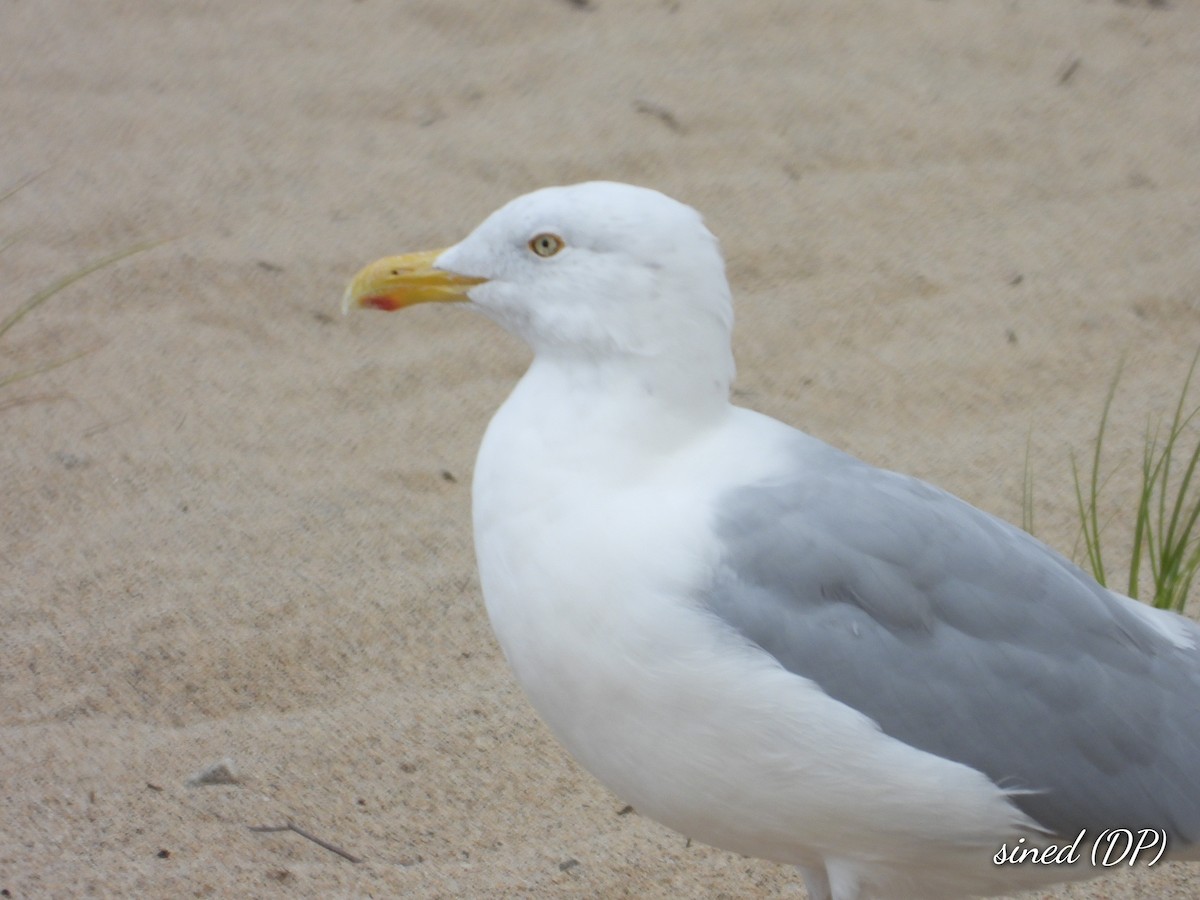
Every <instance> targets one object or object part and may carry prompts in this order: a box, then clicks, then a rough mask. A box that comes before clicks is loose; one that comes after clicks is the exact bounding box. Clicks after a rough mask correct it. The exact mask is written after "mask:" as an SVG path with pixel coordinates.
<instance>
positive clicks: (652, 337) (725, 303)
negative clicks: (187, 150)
mask: <svg viewBox="0 0 1200 900" xmlns="http://www.w3.org/2000/svg"><path fill="white" fill-rule="evenodd" d="M433 301H437V302H441V301H463V302H466V303H469V304H470V305H471V306H473V307H475V308H477V309H479V310H480V311H481V312H483V313H485V314H486V315H488V316H489V317H490V318H492V319H494V320H495V321H497V322H498V323H500V324H501V325H502V326H504V327H505V328H507V329H508V330H509V331H511V332H513V333H514V334H516V335H518V336H519V337H521V338H523V339H524V340H526V341H527V342H528V343H529V344H530V346H532V347H533V349H534V351H535V352H537V353H539V354H540V353H543V352H546V353H555V354H572V353H582V354H585V355H586V356H588V357H590V358H593V359H594V358H597V357H611V356H624V357H635V358H653V357H664V356H671V355H679V354H685V353H691V354H697V353H700V354H705V353H712V352H715V353H717V354H718V355H720V356H723V357H724V359H725V360H726V361H727V360H728V352H729V351H728V346H729V332H730V328H731V324H732V318H733V316H732V311H731V305H730V297H729V286H728V283H727V282H726V279H725V269H724V263H723V261H722V259H721V253H720V249H719V247H718V245H717V241H716V238H714V237H713V235H712V234H711V232H709V230H708V229H707V228H706V227H705V226H704V223H703V221H702V220H701V218H700V215H699V214H698V213H697V212H696V211H695V210H693V209H692V208H691V207H688V206H685V205H684V204H682V203H679V202H678V201H675V200H672V199H671V198H670V197H667V196H665V195H663V194H660V193H658V192H657V191H653V190H649V189H647V188H640V187H633V186H631V185H626V184H615V183H611V182H588V183H585V184H577V185H572V186H570V187H551V188H544V189H542V190H539V191H535V192H533V193H531V194H526V195H524V196H522V197H518V198H517V199H515V200H513V201H511V202H510V203H508V204H507V205H505V206H503V207H501V208H500V209H499V210H497V211H496V212H494V213H492V215H490V216H489V217H488V218H487V219H486V220H485V221H484V222H483V223H482V224H481V225H480V226H479V227H478V228H476V229H475V230H474V231H473V232H472V233H471V234H470V235H468V236H467V237H466V238H465V239H464V240H462V241H461V242H460V243H458V244H455V245H454V246H453V247H450V248H449V249H446V250H441V251H430V252H424V253H412V254H407V255H404V256H395V257H388V258H386V259H381V260H379V261H378V262H375V263H372V264H371V265H369V266H367V267H366V268H365V269H363V270H362V271H361V272H360V273H359V274H358V275H357V276H356V277H355V278H354V280H353V281H352V282H351V284H350V287H349V288H348V289H347V291H346V295H345V298H344V301H343V308H344V309H349V308H351V307H372V308H376V309H385V310H394V309H400V308H402V307H406V306H411V305H413V304H415V303H425V302H433Z"/></svg>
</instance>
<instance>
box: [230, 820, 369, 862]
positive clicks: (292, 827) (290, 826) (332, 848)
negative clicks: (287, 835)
mask: <svg viewBox="0 0 1200 900" xmlns="http://www.w3.org/2000/svg"><path fill="white" fill-rule="evenodd" d="M248 827H249V828H250V830H251V831H258V832H267V831H294V832H296V834H298V835H300V837H302V838H308V840H310V841H312V842H313V843H314V844H316V845H317V846H318V847H324V848H325V849H326V850H328V851H329V852H330V853H336V854H337V855H338V856H340V857H342V858H343V859H348V860H350V862H352V863H360V862H362V859H361V858H359V857H357V856H355V855H354V854H352V853H347V852H346V851H345V850H343V849H342V848H341V847H339V846H337V845H336V844H331V843H329V841H323V840H321V838H319V837H317V836H316V835H315V834H310V833H309V832H307V831H305V830H304V829H303V828H301V827H300V826H299V825H297V824H295V823H294V822H288V823H287V824H286V825H250V826H248Z"/></svg>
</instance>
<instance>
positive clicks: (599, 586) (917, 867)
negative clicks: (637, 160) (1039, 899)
mask: <svg viewBox="0 0 1200 900" xmlns="http://www.w3.org/2000/svg"><path fill="white" fill-rule="evenodd" d="M429 301H439V302H441V301H457V302H463V303H466V304H467V305H468V306H469V307H471V308H473V309H476V310H478V311H480V312H482V313H483V314H485V315H486V316H488V317H489V318H491V319H493V320H495V321H496V322H498V323H499V324H500V325H501V326H503V327H504V328H506V329H507V330H509V331H510V332H512V333H513V334H515V335H517V336H518V337H520V338H522V339H524V340H525V341H526V342H527V343H528V344H529V345H530V347H531V348H532V350H533V353H534V358H533V362H532V364H531V365H530V368H529V371H528V372H527V373H526V374H525V376H524V377H523V378H522V379H521V380H520V382H519V383H518V384H517V386H516V388H515V389H514V390H513V392H512V395H511V396H510V397H509V398H508V400H507V401H506V402H505V403H504V405H503V406H502V407H501V408H500V410H499V411H498V412H497V413H496V415H495V417H494V418H493V419H492V422H491V425H490V426H489V427H488V430H487V434H486V436H485V437H484V440H483V444H482V446H481V447H480V450H479V456H478V460H477V462H476V467H475V477H474V485H473V517H474V527H475V548H476V555H477V558H478V564H479V575H480V582H481V585H482V589H483V596H484V601H485V603H486V606H487V611H488V615H489V617H490V619H491V623H492V626H493V628H494V630H495V633H496V636H497V638H498V639H499V642H500V645H501V646H502V648H503V650H504V653H505V655H506V657H507V659H508V661H509V663H510V665H511V666H512V669H513V671H514V672H515V674H516V677H517V680H518V681H519V682H520V684H521V686H522V687H523V688H524V690H525V693H526V694H527V695H528V697H529V699H530V701H531V702H532V704H533V706H534V707H535V708H536V709H537V711H538V713H539V714H540V715H541V716H542V718H543V719H544V720H545V721H546V723H547V724H548V725H549V727H550V728H551V730H552V731H553V732H554V734H555V735H556V736H557V737H558V739H559V740H561V741H562V743H563V744H564V745H565V746H566V747H567V749H568V750H569V751H570V752H571V753H572V754H573V755H574V756H575V758H576V759H578V760H579V762H580V763H582V764H583V766H584V767H585V768H587V769H588V770H589V771H590V772H591V773H592V774H594V775H595V776H596V777H597V778H598V779H599V780H600V781H601V782H603V783H604V784H605V785H607V786H608V787H609V788H610V789H611V790H612V791H613V792H615V793H616V794H617V795H619V796H620V797H621V798H622V799H623V800H625V801H628V802H630V803H632V804H633V805H634V806H635V807H636V808H637V809H638V810H639V811H640V812H642V813H644V814H645V815H648V816H650V817H652V818H654V819H656V820H658V821H659V822H662V823H664V824H665V825H667V826H669V827H671V828H673V829H675V830H677V831H679V832H681V833H683V834H685V835H687V836H688V837H690V838H695V839H697V840H700V841H704V842H706V843H708V844H712V845H714V846H717V847H722V848H725V849H727V850H732V851H735V852H738V853H742V854H747V855H750V856H757V857H763V858H766V859H771V860H776V861H779V862H784V863H791V864H794V865H796V866H798V867H799V868H800V870H801V874H802V876H803V878H804V882H805V885H806V887H807V888H808V892H809V895H810V897H812V898H816V900H867V898H905V897H913V898H923V900H930V898H939V897H947V898H948V897H961V896H968V895H979V896H982V895H995V894H1002V893H1008V892H1012V891H1017V890H1021V889H1024V888H1027V887H1031V886H1036V885H1039V884H1046V883H1050V882H1054V881H1061V880H1066V879H1073V878H1085V877H1090V876H1091V875H1094V874H1098V873H1099V872H1100V871H1102V868H1103V866H1102V865H1098V864H1097V861H1096V860H1095V859H1093V855H1094V854H1095V852H1096V851H1104V850H1107V851H1108V852H1109V856H1110V858H1111V856H1112V853H1113V852H1116V851H1115V850H1114V843H1113V836H1114V835H1119V836H1123V835H1124V834H1126V833H1128V834H1129V836H1130V838H1131V840H1137V841H1138V842H1139V844H1141V845H1144V846H1142V847H1141V849H1140V851H1139V852H1142V855H1143V858H1144V857H1146V856H1149V857H1150V861H1151V862H1153V861H1156V860H1157V858H1158V856H1160V855H1162V846H1161V844H1163V843H1164V842H1165V846H1166V848H1167V857H1168V858H1183V859H1194V858H1197V856H1200V650H1198V649H1197V647H1198V645H1200V628H1198V627H1197V626H1196V625H1195V624H1194V623H1192V622H1191V621H1189V620H1187V619H1185V618H1183V617H1180V616H1177V615H1174V614H1172V613H1167V612H1161V611H1158V610H1154V609H1151V608H1150V607H1147V606H1145V605H1143V604H1140V603H1137V602H1135V601H1132V600H1130V599H1128V598H1126V597H1123V596H1120V595H1118V594H1116V593H1113V592H1111V591H1109V590H1106V589H1105V588H1103V587H1101V586H1100V585H1099V584H1097V583H1096V581H1095V580H1093V579H1092V578H1091V577H1089V576H1088V575H1087V574H1085V573H1084V572H1083V571H1082V570H1080V569H1079V568H1078V567H1077V566H1075V565H1073V564H1072V563H1071V562H1069V561H1068V560H1067V559H1065V558H1064V557H1063V556H1061V555H1059V554H1058V553H1056V552H1054V551H1053V550H1051V549H1049V548H1048V547H1046V546H1045V545H1043V544H1042V543H1040V542H1039V541H1037V540H1036V539H1035V538H1033V537H1031V536H1030V535H1028V534H1026V533H1025V532H1023V531H1020V530H1019V529H1017V528H1015V527H1013V526H1011V525H1009V524H1007V523H1005V522H1003V521H1001V520H999V519H997V518H995V517H994V516H991V515H989V514H987V513H985V512H982V511H980V510H978V509H976V508H974V507H972V506H970V505H969V504H967V503H965V502H963V501H961V500H959V499H957V498H955V497H953V496H951V495H950V494H948V493H945V492H944V491H941V490H939V489H937V488H935V487H932V486H930V485H928V484H925V483H923V482H921V481H918V480H916V479H914V478H910V477H907V476H904V475H900V474H897V473H894V472H889V471H884V470H881V469H878V468H875V467H872V466H870V465H867V464H866V463H863V462H861V461H859V460H858V459H855V458H854V457H852V456H849V455H847V454H846V453H843V452H841V451H839V450H836V449H834V448H832V447H830V446H828V445H826V444H824V443H822V442H821V441H819V440H817V439H815V438H813V437H810V436H809V435H807V434H804V433H803V432H801V431H798V430H796V429H793V428H791V427H789V426H787V425H784V424H782V423H780V422H778V421H775V420H774V419H770V418H768V417H766V416H763V415H760V414H758V413H755V412H752V411H750V410H747V409H742V408H739V407H736V406H733V405H732V404H731V403H730V402H729V392H730V384H731V381H732V378H733V372H734V367H733V360H732V355H731V351H730V332H731V327H732V320H733V316H732V311H731V300H730V292H729V285H728V282H727V281H726V277H725V271H724V263H723V260H722V257H721V253H720V250H719V248H718V245H717V241H716V239H715V238H714V237H713V235H712V234H711V233H710V232H709V231H708V230H707V228H705V226H704V224H703V222H702V220H701V217H700V216H699V214H697V213H696V212H695V211H694V210H693V209H691V208H690V207H687V206H685V205H683V204H681V203H678V202H676V201H674V200H672V199H670V198H668V197H666V196H664V195H662V194H660V193H658V192H656V191H652V190H648V189H645V188H638V187H632V186H629V185H622V184H614V183H607V182H591V183H586V184H579V185H574V186H571V187H554V188H546V189H543V190H539V191H536V192H534V193H531V194H528V195H525V196H523V197H519V198H517V199H516V200H513V201H512V202H510V203H509V204H507V205H506V206H504V207H503V208H501V209H500V210H498V211H497V212H495V213H493V214H492V215H491V216H490V217H489V218H487V219H486V220H485V221H484V222H483V223H482V224H481V225H480V226H479V227H478V228H477V229H475V231H474V232H472V233H471V234H470V235H469V236H468V237H467V238H466V239H464V240H463V241H461V242H460V243H458V244H456V245H454V246H453V247H450V248H449V249H447V250H442V251H435V252H428V253H414V254H408V255H405V256H398V257H389V258H387V259H383V260H380V261H378V262H376V263H374V264H372V265H370V266H367V267H366V268H365V269H363V270H362V271H361V272H360V273H359V274H358V275H357V276H356V277H355V279H354V280H353V282H352V283H351V285H350V287H349V288H348V290H347V292H346V296H345V300H344V305H345V307H346V308H350V307H373V308H377V309H385V310H394V309H399V308H401V307H405V306H409V305H411V304H414V303H424V302H429ZM1122 839H1123V837H1122ZM1106 842H1107V843H1106ZM1119 849H1120V848H1119V847H1117V850H1119ZM1029 853H1035V854H1036V853H1040V854H1042V856H1041V857H1035V859H1037V860H1038V861H1039V862H1040V864H1038V863H1035V862H1033V861H1030V860H1028V859H1027V856H1028V854H1029ZM1006 854H1010V855H1008V856H1006ZM1018 854H1024V855H1021V856H1019V855H1018ZM1135 855H1136V854H1135ZM1018 859H1025V860H1026V861H1025V862H1017V861H1016V860H1018ZM1101 862H1103V860H1101Z"/></svg>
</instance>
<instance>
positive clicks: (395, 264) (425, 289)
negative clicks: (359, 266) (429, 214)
mask: <svg viewBox="0 0 1200 900" xmlns="http://www.w3.org/2000/svg"><path fill="white" fill-rule="evenodd" d="M441 254H442V251H441V250H424V251H422V252H420V253H406V254H404V255H403V256H387V257H384V258H383V259H380V260H377V261H375V262H373V263H371V264H370V265H369V266H367V267H366V268H365V269H363V270H362V271H360V272H359V273H358V274H357V275H355V276H354V280H353V281H351V282H350V286H349V287H347V288H346V293H345V294H343V295H342V312H343V313H346V312H349V311H350V310H351V309H352V308H356V309H361V308H363V307H369V308H371V309H382V310H386V311H388V312H391V311H393V310H397V309H403V308H404V307H406V306H412V305H413V304H414V303H451V302H454V301H462V300H466V299H467V291H468V290H470V289H471V288H472V287H474V286H475V285H477V284H483V282H485V281H487V279H486V278H473V277H471V276H468V275H458V274H455V273H454V272H447V271H445V270H444V269H435V268H433V262H434V260H435V259H437V258H438V257H439V256H440V255H441Z"/></svg>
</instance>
